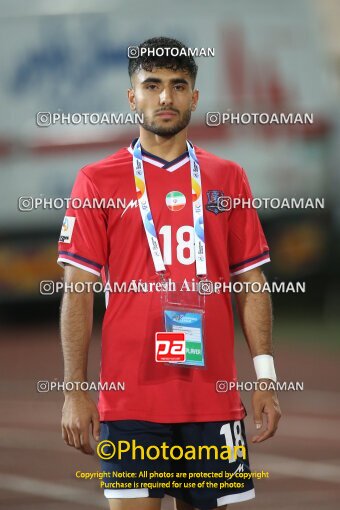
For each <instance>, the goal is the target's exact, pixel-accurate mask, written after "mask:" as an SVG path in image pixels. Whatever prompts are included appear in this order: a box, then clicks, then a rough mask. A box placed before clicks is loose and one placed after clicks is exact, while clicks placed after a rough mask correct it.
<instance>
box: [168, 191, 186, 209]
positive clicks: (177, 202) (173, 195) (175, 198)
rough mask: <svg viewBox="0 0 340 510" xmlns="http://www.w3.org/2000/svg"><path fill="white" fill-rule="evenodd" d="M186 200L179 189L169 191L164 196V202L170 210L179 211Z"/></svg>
mask: <svg viewBox="0 0 340 510" xmlns="http://www.w3.org/2000/svg"><path fill="white" fill-rule="evenodd" d="M186 202H187V200H186V198H185V195H183V193H181V192H180V191H170V192H169V193H168V194H167V196H166V198H165V203H166V205H167V206H168V209H170V211H180V210H181V209H183V207H184V206H185V204H186Z"/></svg>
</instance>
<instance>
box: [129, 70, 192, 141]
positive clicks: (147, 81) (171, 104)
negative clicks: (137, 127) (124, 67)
mask: <svg viewBox="0 0 340 510" xmlns="http://www.w3.org/2000/svg"><path fill="white" fill-rule="evenodd" d="M132 86H133V88H132V89H129V91H128V97H129V102H130V106H131V108H132V109H133V110H135V111H136V112H137V113H138V114H139V115H143V116H144V122H143V124H142V126H143V128H144V129H146V130H147V131H151V132H152V133H155V134H156V135H159V136H165V137H167V136H173V135H176V134H177V133H179V132H180V131H182V129H184V128H185V127H186V126H187V125H188V124H189V121H190V117H191V112H192V111H193V110H195V108H196V104H197V101H198V90H193V84H192V79H191V78H190V76H189V74H188V73H187V72H185V71H172V70H170V69H165V68H161V69H157V68H155V69H153V70H152V71H145V70H144V69H141V70H140V71H138V72H136V73H134V74H133V76H132Z"/></svg>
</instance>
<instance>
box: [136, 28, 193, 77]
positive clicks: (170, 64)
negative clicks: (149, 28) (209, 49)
mask: <svg viewBox="0 0 340 510" xmlns="http://www.w3.org/2000/svg"><path fill="white" fill-rule="evenodd" d="M138 48H139V53H138V57H137V58H131V57H130V56H129V76H130V80H131V77H132V75H133V73H135V72H137V71H139V70H140V69H144V70H145V71H152V70H153V69H155V68H158V69H160V68H165V69H171V70H172V71H178V70H181V71H187V72H188V73H189V75H190V77H191V78H192V80H193V83H194V84H195V81H196V76H197V71H198V67H197V64H196V62H195V59H194V58H193V56H192V55H190V54H188V51H187V50H188V48H187V46H185V45H184V44H183V43H181V42H180V41H178V40H177V39H171V38H169V37H153V38H152V39H147V40H146V41H144V42H142V43H141V44H140V45H139V46H138ZM141 48H153V49H154V51H155V52H156V49H157V48H177V49H178V50H179V52H178V53H179V55H173V54H172V55H169V54H168V55H167V54H166V53H165V54H163V55H162V56H157V55H156V54H155V55H148V54H147V53H146V54H144V55H141V54H140V49H141ZM183 49H184V51H182V53H185V54H182V55H181V54H180V53H181V50H183ZM170 52H171V50H170ZM168 53H169V51H168ZM173 53H175V52H173Z"/></svg>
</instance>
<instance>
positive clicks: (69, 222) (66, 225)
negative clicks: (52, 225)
mask: <svg viewBox="0 0 340 510" xmlns="http://www.w3.org/2000/svg"><path fill="white" fill-rule="evenodd" d="M75 221H76V218H75V217H74V216H65V218H64V221H63V225H62V227H61V232H60V237H59V242H60V243H70V242H71V239H72V232H73V228H74V224H75Z"/></svg>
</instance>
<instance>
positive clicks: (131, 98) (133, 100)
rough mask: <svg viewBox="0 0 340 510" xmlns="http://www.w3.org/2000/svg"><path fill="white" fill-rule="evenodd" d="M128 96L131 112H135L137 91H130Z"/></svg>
mask: <svg viewBox="0 0 340 510" xmlns="http://www.w3.org/2000/svg"><path fill="white" fill-rule="evenodd" d="M127 96H128V101H129V105H130V110H132V111H134V110H135V109H136V96H135V91H134V90H133V89H128V91H127Z"/></svg>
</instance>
